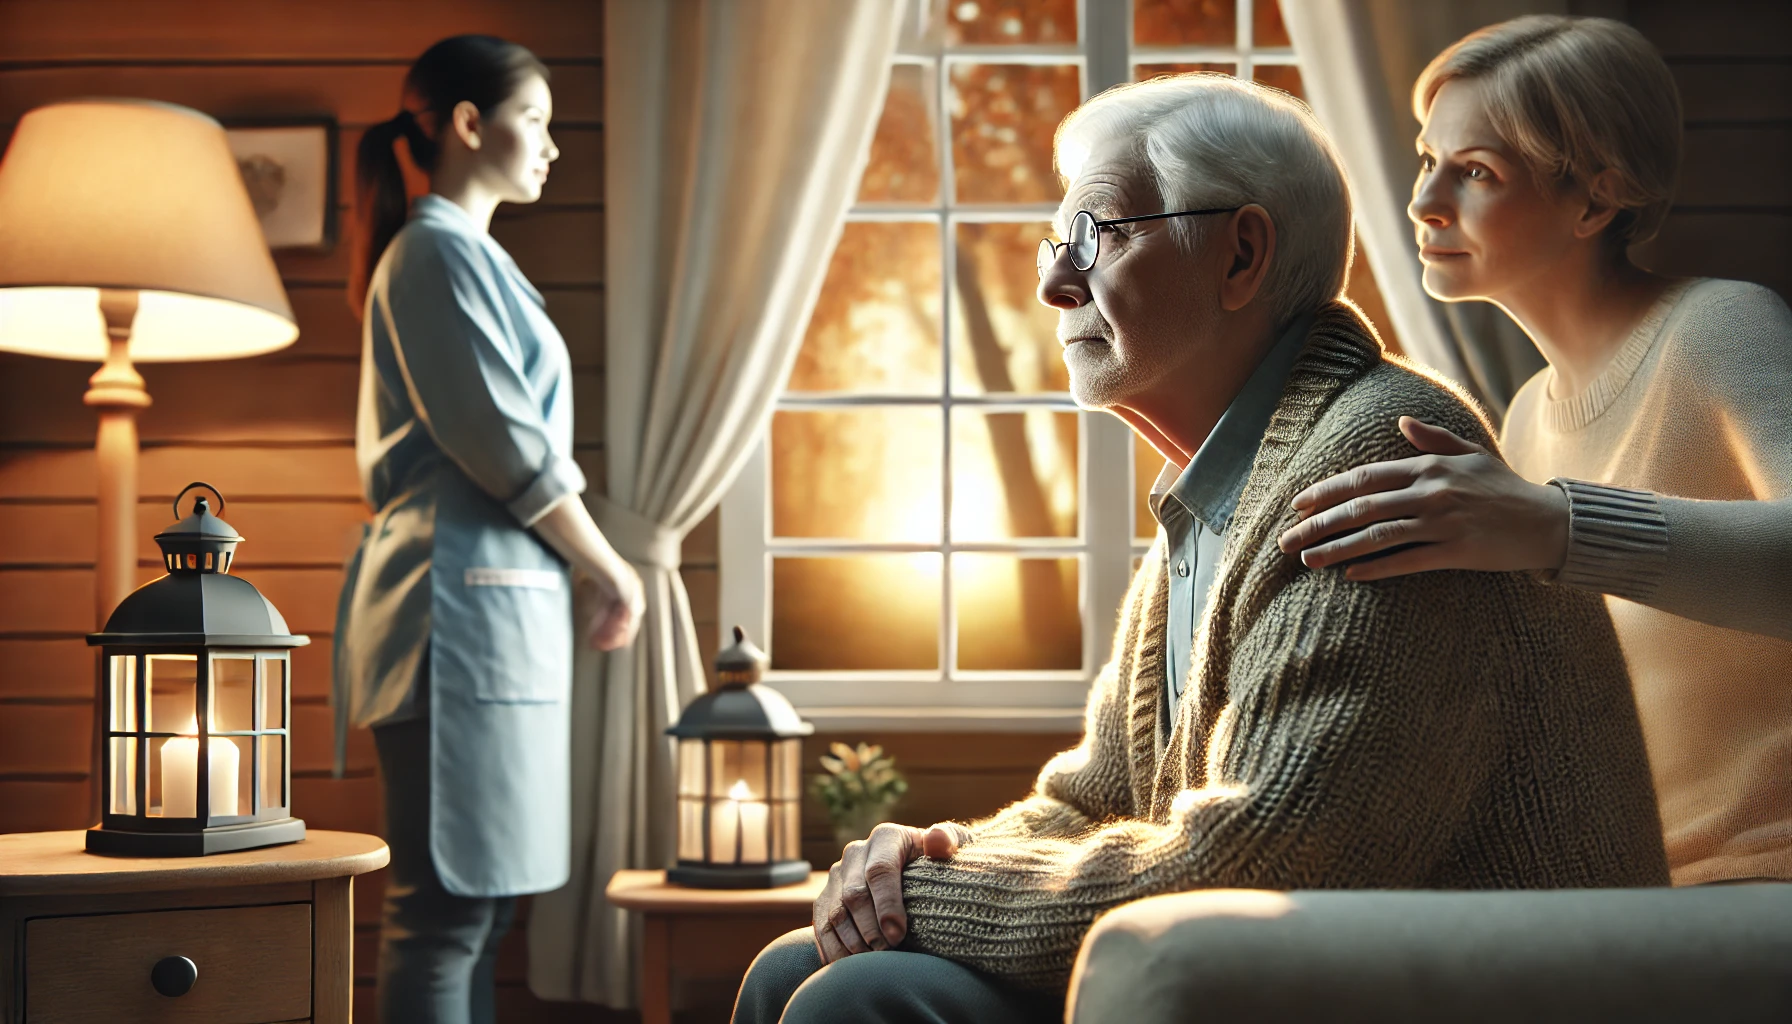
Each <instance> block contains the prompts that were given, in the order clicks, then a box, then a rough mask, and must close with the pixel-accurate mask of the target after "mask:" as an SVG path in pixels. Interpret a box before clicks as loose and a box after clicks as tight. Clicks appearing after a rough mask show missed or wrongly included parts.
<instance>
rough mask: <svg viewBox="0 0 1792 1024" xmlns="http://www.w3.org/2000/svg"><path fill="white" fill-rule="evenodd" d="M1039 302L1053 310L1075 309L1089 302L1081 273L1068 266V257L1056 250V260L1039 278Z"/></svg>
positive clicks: (1084, 278) (1086, 287)
mask: <svg viewBox="0 0 1792 1024" xmlns="http://www.w3.org/2000/svg"><path fill="white" fill-rule="evenodd" d="M1036 294H1037V295H1038V296H1039V301H1040V302H1043V303H1045V304H1046V305H1048V306H1050V307H1052V308H1053V309H1075V308H1077V307H1078V306H1081V305H1083V304H1085V303H1087V302H1088V301H1089V282H1088V279H1087V278H1086V277H1085V276H1084V275H1083V273H1082V272H1081V271H1079V270H1077V269H1076V268H1075V267H1073V266H1071V265H1070V256H1069V254H1068V252H1067V251H1066V250H1064V249H1059V250H1058V258H1057V259H1055V260H1053V261H1052V263H1051V266H1048V267H1046V268H1045V274H1044V275H1043V276H1041V277H1040V278H1039V290H1038V292H1037V293H1036Z"/></svg>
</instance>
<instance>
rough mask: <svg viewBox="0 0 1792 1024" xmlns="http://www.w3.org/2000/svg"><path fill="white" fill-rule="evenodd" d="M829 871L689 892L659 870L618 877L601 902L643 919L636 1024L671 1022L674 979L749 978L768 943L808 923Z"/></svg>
mask: <svg viewBox="0 0 1792 1024" xmlns="http://www.w3.org/2000/svg"><path fill="white" fill-rule="evenodd" d="M827 881H828V873H827V872H826V871H815V872H812V873H810V875H809V880H808V881H807V882H803V883H801V884H798V885H787V886H784V887H783V888H781V889H690V888H686V887H684V886H681V885H671V884H668V883H667V881H666V873H665V872H664V871H618V872H616V873H615V874H614V875H612V876H610V884H609V886H607V887H606V888H605V889H604V896H605V897H607V898H608V899H609V901H610V902H611V903H614V904H615V905H616V906H618V907H621V908H623V909H624V910H633V911H637V912H639V913H640V914H641V917H642V919H643V920H642V925H643V926H644V927H643V929H642V930H643V932H644V933H645V934H644V937H643V942H642V950H641V1024H670V1022H671V1020H672V975H673V973H674V972H677V973H678V974H680V975H684V976H718V975H722V976H731V977H733V978H734V979H735V981H736V983H738V982H739V980H740V979H741V978H744V977H746V974H747V968H748V967H750V966H752V963H753V958H754V957H755V956H757V955H759V951H760V950H761V949H764V948H765V945H766V943H768V942H770V941H772V940H773V939H775V938H777V937H778V936H780V935H782V934H784V933H785V932H787V931H789V930H791V929H792V928H800V927H802V926H803V925H806V924H809V923H810V922H811V921H812V920H813V917H812V916H811V910H812V908H813V907H814V905H815V898H816V897H817V896H820V895H821V889H822V886H824V885H826V884H827Z"/></svg>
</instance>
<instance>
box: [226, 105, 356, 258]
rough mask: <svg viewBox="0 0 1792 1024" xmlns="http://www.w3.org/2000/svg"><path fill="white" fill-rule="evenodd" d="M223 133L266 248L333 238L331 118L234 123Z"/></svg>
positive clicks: (312, 245)
mask: <svg viewBox="0 0 1792 1024" xmlns="http://www.w3.org/2000/svg"><path fill="white" fill-rule="evenodd" d="M224 133H225V136H226V138H227V139H228V140H229V142H230V151H231V153H233V154H234V155H235V156H236V164H237V168H238V170H240V171H242V174H243V184H244V185H245V186H246V187H247V188H248V190H249V200H250V201H251V202H253V203H254V204H255V215H256V216H257V217H259V218H261V231H262V234H263V235H265V236H266V237H267V240H268V248H270V249H311V250H324V249H328V248H330V247H331V246H332V245H334V244H335V242H336V216H335V214H336V122H334V121H331V120H328V119H322V118H314V119H308V120H288V121H262V122H236V123H231V124H226V125H225V126H224Z"/></svg>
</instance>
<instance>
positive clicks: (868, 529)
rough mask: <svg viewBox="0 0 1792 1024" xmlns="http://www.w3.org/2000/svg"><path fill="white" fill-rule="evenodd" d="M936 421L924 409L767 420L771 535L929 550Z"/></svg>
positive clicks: (937, 505) (935, 508) (935, 500)
mask: <svg viewBox="0 0 1792 1024" xmlns="http://www.w3.org/2000/svg"><path fill="white" fill-rule="evenodd" d="M941 422H942V415H941V413H940V410H939V409H937V408H931V409H843V410H839V411H834V410H823V411H817V412H779V413H777V414H775V415H774V416H773V417H772V443H771V457H772V468H771V476H772V480H771V485H772V535H773V536H775V537H830V538H837V539H842V540H879V541H896V542H908V543H921V544H937V543H939V540H940V523H941V522H942V521H943V520H944V518H945V514H944V511H943V504H942V502H943V498H942V496H941V494H940V434H941V431H942V429H943V428H942V425H941Z"/></svg>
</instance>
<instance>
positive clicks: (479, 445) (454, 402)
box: [378, 231, 585, 527]
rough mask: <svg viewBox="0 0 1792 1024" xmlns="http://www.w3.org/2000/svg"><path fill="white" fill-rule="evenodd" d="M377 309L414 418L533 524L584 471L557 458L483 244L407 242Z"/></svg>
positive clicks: (575, 487)
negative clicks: (384, 321)
mask: <svg viewBox="0 0 1792 1024" xmlns="http://www.w3.org/2000/svg"><path fill="white" fill-rule="evenodd" d="M406 242H407V243H408V244H406V246H405V248H404V250H403V252H402V253H400V254H398V259H397V261H396V262H395V263H394V265H393V266H392V267H391V273H390V275H389V276H388V277H387V278H386V285H385V295H384V299H385V301H384V302H381V303H379V304H378V305H379V312H380V314H381V315H383V316H385V317H386V324H385V327H386V330H387V333H388V334H389V336H390V337H391V339H392V348H393V351H394V352H395V353H396V354H397V357H398V364H399V369H400V371H401V372H402V373H403V376H404V384H405V389H406V391H407V392H408V394H409V396H410V400H411V404H412V405H413V406H414V407H415V409H416V413H417V418H418V420H419V421H420V422H422V424H423V425H424V427H425V429H427V430H428V431H429V434H430V437H431V438H433V439H434V440H435V443H436V445H437V447H439V448H440V449H441V450H442V451H443V453H445V454H446V455H447V456H448V457H449V458H450V459H453V460H454V462H455V464H456V465H458V466H459V467H460V468H461V469H462V471H464V472H465V473H466V474H467V476H468V478H470V479H471V480H472V481H473V482H474V483H475V484H477V485H478V486H479V487H480V489H481V490H484V491H485V492H486V493H487V494H489V495H491V496H492V497H493V498H495V499H497V500H498V501H500V502H502V503H504V505H505V506H506V507H507V508H508V509H509V510H510V513H511V515H513V516H515V517H516V519H517V521H518V522H520V523H521V524H522V525H523V526H525V527H527V526H533V525H534V524H535V522H536V521H537V520H539V519H540V518H541V517H542V516H543V515H545V514H547V511H548V509H550V508H552V507H553V506H554V505H555V504H556V503H558V502H559V501H560V500H561V499H563V498H565V497H567V496H568V495H573V494H578V493H580V492H582V491H584V489H585V474H584V473H583V472H581V471H580V470H579V467H578V465H577V464H576V463H574V462H573V460H572V459H571V458H570V456H569V455H567V454H563V453H560V452H557V451H556V450H555V449H554V446H553V444H552V443H551V441H550V439H549V433H548V426H547V423H546V422H545V421H544V420H543V418H542V412H541V401H540V398H539V397H538V396H537V395H536V394H535V393H534V389H533V388H531V387H530V385H529V379H528V377H527V375H526V374H525V372H524V364H523V350H522V345H521V342H520V340H519V339H518V338H517V335H516V331H515V329H514V327H513V326H512V324H511V321H510V318H509V314H508V312H507V307H506V305H505V302H504V296H503V293H502V289H503V287H504V285H503V284H502V283H501V282H500V281H498V280H497V279H496V278H495V277H494V276H493V275H492V273H491V272H490V270H489V269H488V268H487V262H486V260H485V259H484V256H483V254H481V253H480V252H479V251H478V248H477V243H476V242H475V241H474V240H472V239H468V238H462V237H459V236H457V235H454V234H451V233H449V232H438V231H431V232H427V233H423V232H420V233H418V234H417V235H415V236H413V237H411V238H408V239H406Z"/></svg>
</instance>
